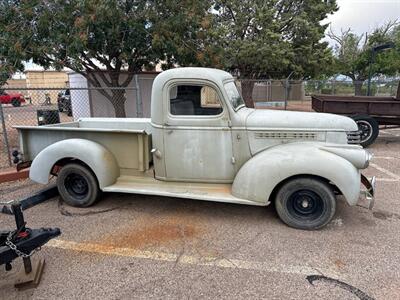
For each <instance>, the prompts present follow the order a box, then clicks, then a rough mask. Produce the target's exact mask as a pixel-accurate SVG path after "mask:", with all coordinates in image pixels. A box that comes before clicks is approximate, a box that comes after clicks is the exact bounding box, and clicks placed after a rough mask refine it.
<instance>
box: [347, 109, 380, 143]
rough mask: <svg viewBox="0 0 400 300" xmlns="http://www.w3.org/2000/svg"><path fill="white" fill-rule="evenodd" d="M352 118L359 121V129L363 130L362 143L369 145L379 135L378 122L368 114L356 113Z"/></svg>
mask: <svg viewBox="0 0 400 300" xmlns="http://www.w3.org/2000/svg"><path fill="white" fill-rule="evenodd" d="M352 119H353V120H354V121H355V122H356V123H357V126H358V130H359V131H360V132H361V142H360V145H361V146H363V147H368V146H369V145H371V144H372V143H373V142H375V140H376V138H377V137H378V135H379V124H378V122H377V121H376V120H375V119H374V118H372V117H370V116H368V115H356V116H353V117H352Z"/></svg>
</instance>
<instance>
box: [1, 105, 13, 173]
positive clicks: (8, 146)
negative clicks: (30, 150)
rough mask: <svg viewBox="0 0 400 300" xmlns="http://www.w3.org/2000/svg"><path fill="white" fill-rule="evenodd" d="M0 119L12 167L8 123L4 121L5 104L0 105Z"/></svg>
mask: <svg viewBox="0 0 400 300" xmlns="http://www.w3.org/2000/svg"><path fill="white" fill-rule="evenodd" d="M0 119H1V127H2V130H3V137H4V144H5V146H6V152H7V158H8V164H9V165H10V167H11V166H12V163H11V154H10V145H9V144H8V136H7V128H6V121H5V120H4V111H3V104H1V103H0Z"/></svg>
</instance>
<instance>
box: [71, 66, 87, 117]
mask: <svg viewBox="0 0 400 300" xmlns="http://www.w3.org/2000/svg"><path fill="white" fill-rule="evenodd" d="M68 78H69V87H70V88H83V89H82V90H73V89H72V90H71V91H70V92H71V105H72V115H73V117H74V120H75V121H76V120H78V119H79V118H85V117H90V116H91V113H90V101H89V91H88V90H87V88H88V84H87V80H86V78H85V77H83V76H82V75H81V74H78V73H74V72H72V73H68Z"/></svg>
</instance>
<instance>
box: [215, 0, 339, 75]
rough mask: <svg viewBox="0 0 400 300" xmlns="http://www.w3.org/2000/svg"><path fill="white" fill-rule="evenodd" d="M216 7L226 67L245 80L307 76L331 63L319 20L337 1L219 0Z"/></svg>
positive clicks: (324, 27)
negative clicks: (290, 75)
mask: <svg viewBox="0 0 400 300" xmlns="http://www.w3.org/2000/svg"><path fill="white" fill-rule="evenodd" d="M215 9H216V10H217V11H218V14H215V23H214V28H215V31H217V37H218V39H219V42H218V45H221V46H222V47H223V49H224V65H225V66H226V68H228V69H229V70H233V71H237V72H238V74H239V75H240V76H241V77H243V78H255V77H266V78H282V77H287V76H288V75H289V74H290V73H291V72H294V74H293V75H294V76H292V78H296V77H297V78H308V77H313V76H315V75H316V74H318V73H319V72H321V71H322V70H323V69H324V66H325V65H326V64H327V63H329V62H330V51H329V49H328V47H327V43H325V42H321V39H322V38H323V37H324V31H325V29H326V26H324V25H321V24H320V22H321V21H322V20H323V19H325V18H326V16H327V14H329V13H333V12H334V11H336V9H337V7H336V1H320V0H310V1H302V0H290V1H289V0H269V1H264V0H253V1H241V0H221V1H218V0H217V1H216V4H215Z"/></svg>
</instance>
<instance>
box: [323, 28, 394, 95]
mask: <svg viewBox="0 0 400 300" xmlns="http://www.w3.org/2000/svg"><path fill="white" fill-rule="evenodd" d="M328 36H329V37H330V38H331V39H333V40H334V41H335V42H336V45H335V47H334V53H335V63H334V69H335V71H336V73H337V74H342V75H345V76H348V77H349V78H351V80H352V81H353V84H354V93H355V95H362V94H363V92H362V87H363V84H364V82H365V80H367V79H368V75H369V66H370V62H371V59H372V55H375V58H374V63H373V64H372V65H371V71H372V76H373V77H374V76H379V75H394V74H396V72H398V71H399V70H400V55H399V50H400V25H399V24H398V23H397V22H396V21H391V22H388V23H386V24H384V25H383V26H381V27H378V28H376V29H375V30H373V31H372V32H371V33H365V34H362V35H357V34H355V33H354V32H352V30H351V29H350V28H349V29H347V30H345V31H343V30H342V32H341V33H340V34H335V33H334V32H333V31H332V30H331V31H330V32H329V33H328ZM389 42H392V43H394V44H395V48H397V50H396V49H392V50H387V51H383V52H377V53H375V54H373V53H372V48H373V47H374V46H377V45H381V44H385V43H389Z"/></svg>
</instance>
